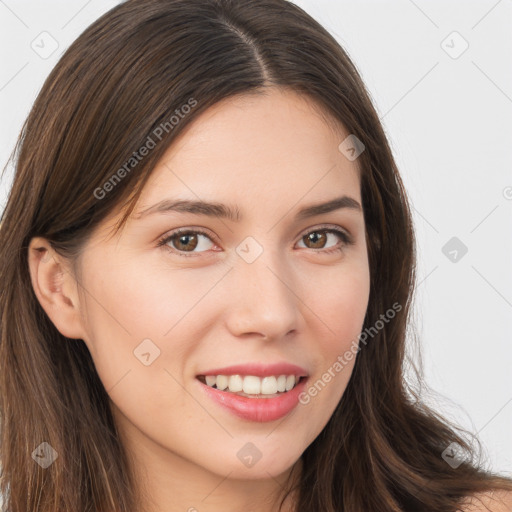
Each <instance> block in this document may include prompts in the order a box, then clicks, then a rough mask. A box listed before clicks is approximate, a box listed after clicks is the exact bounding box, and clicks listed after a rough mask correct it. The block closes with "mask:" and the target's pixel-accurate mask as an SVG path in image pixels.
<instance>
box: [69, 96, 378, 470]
mask: <svg viewBox="0 0 512 512" xmlns="http://www.w3.org/2000/svg"><path fill="white" fill-rule="evenodd" d="M348 135H349V134H348V133H343V132H342V131H341V128H340V131H339V133H335V132H334V131H333V129H332V127H330V126H329V125H328V124H327V123H326V122H325V120H324V119H323V118H322V117H321V116H320V115H319V114H318V112H317V111H316V110H314V109H313V108H312V107H311V105H310V103H308V102H307V100H305V99H304V98H303V97H301V96H298V95H296V94H295V93H292V92H282V91H279V90H276V89H270V90H269V92H267V94H266V95H264V96H244V97H238V98H230V99H228V100H225V101H223V102H221V103H218V104H217V105H215V106H214V107H213V108H210V109H209V110H208V111H206V112H205V113H203V114H202V115H201V116H200V117H199V118H198V119H196V120H195V122H194V123H193V124H191V125H190V126H189V127H188V128H187V130H186V131H185V132H184V133H183V134H181V136H180V138H179V139H177V141H176V143H175V144H174V145H173V146H172V147H171V148H170V149H169V150H168V151H167V152H166V153H165V155H164V157H163V158H162V159H161V160H160V162H159V164H158V165H157V166H156V168H155V169H154V172H153V174H152V175H151V178H150V181H149V182H148V184H147V185H146V186H145V188H144V190H143V194H142V196H141V198H140V200H139V202H138V204H137V207H136V210H135V212H134V213H133V214H132V216H131V217H130V219H129V222H128V224H127V225H126V227H125V228H124V230H122V231H121V233H120V234H119V235H116V236H115V237H114V238H110V239H108V238H107V237H108V235H110V230H111V229H112V227H113V225H114V223H115V222H117V220H118V219H119V218H120V212H117V213H116V215H115V216H111V217H110V218H109V219H106V220H105V222H104V223H103V225H102V226H100V228H99V229H98V230H97V231H95V232H94V234H93V237H92V239H91V240H90V242H89V243H88V245H87V246H86V247H85V250H84V251H83V253H82V255H81V260H80V268H81V270H82V276H81V283H80V284H81V287H83V288H84V290H85V291H84V292H83V293H82V294H80V307H79V309H80V311H81V316H80V322H81V324H80V325H81V326H82V329H83V339H84V341H85V343H86V344H87V346H88V348H89V350H90V352H91V355H92V357H93V360H94V362H95V365H96V368H97V371H98V374H99V376H100V378H101V380H102V382H103V384H104V386H105V389H106V390H107V392H108V394H109V396H110V398H111V400H112V402H113V404H114V414H115V418H116V422H117V423H118V425H119V428H120V430H121V432H122V435H123V437H124V440H125V441H126V443H128V444H129V445H130V451H131V452H132V453H134V454H135V456H136V457H137V458H138V459H139V460H140V461H141V462H142V463H143V464H145V466H146V467H148V468H149V467H152V468H153V469H154V470H155V471H154V472H153V474H162V473H164V469H163V468H164V467H167V466H171V467H177V466H178V465H179V466H180V467H182V468H185V467H188V468H190V467H195V468H196V469H197V470H198V471H203V472H204V471H208V472H211V473H214V474H215V475H218V476H222V477H225V476H226V475H228V474H229V475H230V478H239V479H261V478H268V477H269V475H280V474H282V473H284V472H285V471H287V470H289V469H290V467H291V466H292V465H293V464H294V463H295V462H296V461H297V460H298V459H299V457H300V456H301V454H302V452H303V451H304V450H305V449H306V448H307V446H308V445H309V444H310V443H311V442H312V441H313V440H314V439H315V438H316V437H317V436H318V434H319V433H320V432H321V430H322V429H323V428H324V426H325V425H326V423H327V422H328V420H329V418H330V417H331V415H332V413H333V411H334V409H335V407H336V405H337V404H338V402H339V401H340V398H341V397H342V395H343V392H344V390H345V388H346V386H347V382H348V380H349V378H350V375H351V372H352V369H353V365H354V362H355V358H354V359H351V360H349V361H346V364H344V365H343V368H342V370H339V365H336V364H335V363H336V362H337V361H339V359H338V358H339V357H343V355H344V354H345V353H346V352H347V351H348V350H352V351H353V352H354V350H353V348H354V346H355V343H356V342H357V340H358V335H359V333H360V332H361V329H362V326H363V319H364V316H365V312H366V308H367V305H368V296H369V268H368V259H367V246H366V239H365V224H364V217H363V211H362V209H358V208H356V207H354V206H353V205H352V206H350V205H351V201H350V200H348V201H347V200H345V204H346V205H348V206H345V207H343V206H342V207H338V208H336V209H327V208H325V209H324V212H323V213H322V208H319V209H318V211H317V212H313V213H314V214H313V215H309V214H308V215H306V214H303V215H301V214H300V213H299V212H301V211H302V210H304V209H306V208H310V207H311V206H313V205H321V204H326V203H329V202H331V201H333V200H336V199H339V198H341V197H343V196H346V197H348V198H351V200H352V202H353V204H355V202H357V203H358V204H359V205H362V200H361V194H360V178H359V174H358V172H359V171H358V168H357V161H350V160H349V159H347V158H346V157H345V156H344V154H343V153H342V152H341V151H340V150H339V149H338V146H339V145H340V143H341V142H342V141H343V140H344V139H345V138H346V137H347V136H348ZM164 201H165V203H161V202H164ZM176 201H189V202H199V201H203V202H207V203H216V204H218V205H224V206H223V207H222V210H221V208H220V207H216V208H215V209H213V208H211V207H206V206H203V207H202V208H199V207H194V208H193V210H194V211H185V210H186V208H185V207H182V208H181V209H179V208H175V209H171V208H168V209H166V208H165V206H166V205H167V206H169V205H171V204H172V203H174V202H176ZM158 204H160V207H157V206H156V205H158ZM338 206H339V205H338ZM228 209H229V210H230V211H231V212H233V213H234V212H236V213H238V215H239V218H238V219H236V218H228V217H227V216H224V215H221V213H220V212H221V211H225V210H228ZM330 210H332V211H330ZM142 212H144V213H142ZM141 213H142V214H141ZM178 228H180V229H182V230H185V231H187V232H189V233H188V235H186V234H185V235H184V234H183V233H182V234H181V235H179V234H178V235H175V236H174V237H172V238H168V239H167V241H165V240H164V239H165V238H166V237H169V236H171V235H172V234H174V233H175V231H176V230H177V229H178ZM198 230H200V231H201V233H197V231H198ZM329 230H339V231H340V232H341V234H337V233H336V231H329ZM190 232H195V233H190ZM344 233H345V234H346V235H345V234H344ZM345 236H348V237H349V238H350V240H352V242H353V243H352V244H348V243H346V241H345V240H346V239H345ZM162 240H164V243H160V242H161V241H162ZM81 287H79V288H81ZM345 360H346V358H345ZM272 365H276V366H275V367H272ZM278 365H279V366H278ZM285 365H294V366H296V367H298V368H291V367H289V368H287V367H286V366H285ZM231 366H242V367H244V366H246V368H238V369H232V370H230V369H226V368H227V367H231ZM251 366H252V367H251ZM335 368H336V369H335ZM329 372H330V375H327V377H326V374H327V373H329ZM219 374H223V375H226V376H227V377H228V378H226V379H225V378H222V377H221V378H220V379H214V377H215V376H216V375H219ZM231 374H233V375H236V374H239V375H241V377H242V378H239V377H232V378H229V376H230V375H231ZM294 374H295V375H301V376H303V377H306V379H304V378H303V379H301V381H300V382H299V384H298V386H299V387H298V388H296V389H294V390H292V391H289V392H285V393H281V392H280V393H279V396H277V397H276V398H263V397H262V398H249V397H245V398H244V397H242V398H240V397H239V396H237V395H235V393H234V392H231V391H228V390H224V391H221V390H219V389H217V390H215V389H214V388H213V387H210V386H208V384H205V383H204V382H201V380H203V378H202V377H199V376H208V383H209V384H211V383H213V382H216V383H217V382H218V383H220V384H219V385H220V387H224V386H225V385H226V381H227V384H228V385H229V384H231V385H232V387H233V390H235V391H236V389H238V388H237V387H236V386H237V384H239V385H241V386H244V385H245V388H243V389H245V390H246V391H248V392H249V393H250V394H251V393H257V389H258V386H263V388H264V390H263V392H264V393H270V395H272V393H273V392H275V391H276V386H277V385H279V388H280V389H282V385H283V382H285V381H286V379H285V378H283V377H281V378H279V377H280V376H281V375H285V376H288V375H294ZM244 376H255V377H263V376H266V377H267V378H266V379H264V380H262V379H254V378H252V379H244V378H243V377H244ZM273 377H275V379H273ZM204 380H205V381H206V378H205V379H204ZM319 381H320V383H319ZM315 383H317V384H316V392H315V391H313V392H311V393H310V392H309V391H308V390H310V389H311V388H312V387H315ZM288 384H289V386H290V385H292V384H293V380H292V379H290V378H288ZM284 385H286V384H284ZM253 386H254V387H253ZM285 389H286V388H285ZM260 391H261V389H260ZM299 391H300V395H299ZM288 393H289V394H288ZM313 395H314V396H313ZM266 396H268V395H266ZM299 398H300V401H299V400H298V399H299Z"/></svg>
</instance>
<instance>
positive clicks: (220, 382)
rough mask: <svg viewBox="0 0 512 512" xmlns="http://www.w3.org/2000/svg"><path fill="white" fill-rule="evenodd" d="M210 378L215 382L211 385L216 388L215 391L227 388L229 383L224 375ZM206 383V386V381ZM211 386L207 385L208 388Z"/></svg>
mask: <svg viewBox="0 0 512 512" xmlns="http://www.w3.org/2000/svg"><path fill="white" fill-rule="evenodd" d="M212 378H213V379H215V381H216V382H214V383H213V384H215V385H216V386H217V389H220V390H221V391H222V390H224V389H226V388H227V387H228V384H229V381H228V378H227V377H226V376H225V375H217V377H212ZM206 383H207V384H208V381H207V382H206ZM213 384H208V386H213Z"/></svg>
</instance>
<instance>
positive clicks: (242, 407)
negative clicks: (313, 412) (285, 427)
mask: <svg viewBox="0 0 512 512" xmlns="http://www.w3.org/2000/svg"><path fill="white" fill-rule="evenodd" d="M306 381H307V378H302V379H301V381H300V382H299V383H298V384H297V385H296V386H295V387H294V388H293V389H292V390H290V391H287V392H286V393H283V394H282V395H280V396H276V397H275V398H247V397H245V396H238V395H236V394H235V393H231V392H229V391H221V390H220V389H216V388H212V387H211V386H208V385H207V384H203V383H202V382H201V381H200V380H198V382H199V383H200V384H201V387H202V388H203V389H204V392H205V393H206V394H207V395H208V396H209V397H210V398H211V399H212V400H214V401H216V402H217V403H219V404H220V405H222V406H224V407H226V408H227V409H228V410H230V411H231V412H232V413H233V414H235V415H236V416H238V417H240V418H243V419H245V420H249V421H257V422H261V423H263V422H266V421H275V420H278V419H280V418H282V417H284V416H286V415H287V414H289V413H290V412H291V411H292V410H293V409H294V408H295V407H296V406H297V404H298V403H299V395H300V394H301V393H302V391H303V390H304V388H305V387H306Z"/></svg>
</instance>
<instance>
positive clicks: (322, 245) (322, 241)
mask: <svg viewBox="0 0 512 512" xmlns="http://www.w3.org/2000/svg"><path fill="white" fill-rule="evenodd" d="M336 238H338V241H341V242H340V243H336ZM330 240H332V242H334V243H332V242H331V243H330V245H327V244H328V243H329V241H330ZM301 242H303V243H304V245H305V247H306V248H307V249H320V250H319V251H317V252H321V253H324V254H325V253H331V252H336V251H342V250H343V249H344V247H345V246H347V245H351V244H353V243H354V242H353V240H352V238H351V237H350V236H349V235H348V234H347V233H345V232H344V231H342V230H340V229H335V228H329V229H327V228H325V229H320V228H319V229H315V230H313V231H310V232H309V233H307V234H306V235H304V236H303V237H302V238H301ZM322 249H323V250H322Z"/></svg>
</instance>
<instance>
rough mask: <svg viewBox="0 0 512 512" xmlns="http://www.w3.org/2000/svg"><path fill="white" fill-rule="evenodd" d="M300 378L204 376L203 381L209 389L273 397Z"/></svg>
mask: <svg viewBox="0 0 512 512" xmlns="http://www.w3.org/2000/svg"><path fill="white" fill-rule="evenodd" d="M299 379H300V377H295V375H278V376H269V377H263V378H261V377H256V376H255V375H246V376H245V377H242V376H241V375H206V376H205V377H204V380H205V382H206V384H207V385H208V386H210V387H216V388H217V389H220V390H222V391H224V390H225V391H230V392H231V393H240V394H242V395H275V394H276V393H284V392H285V391H290V390H291V389H293V388H294V387H295V385H296V384H297V382H298V381H299Z"/></svg>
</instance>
